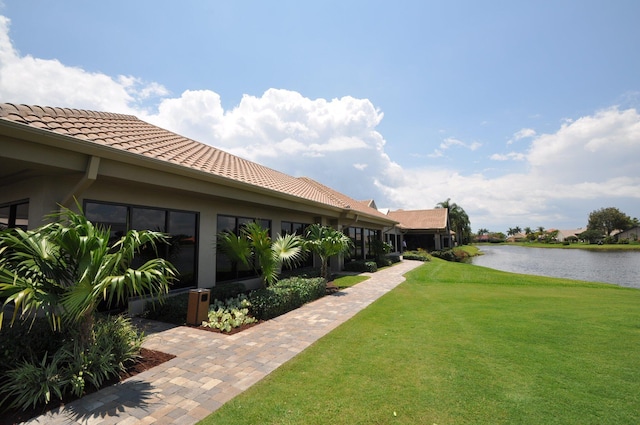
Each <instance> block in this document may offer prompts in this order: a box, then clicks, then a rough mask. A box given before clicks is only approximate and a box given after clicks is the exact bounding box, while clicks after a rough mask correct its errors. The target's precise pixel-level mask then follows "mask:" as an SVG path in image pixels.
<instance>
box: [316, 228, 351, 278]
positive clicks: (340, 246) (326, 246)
mask: <svg viewBox="0 0 640 425" xmlns="http://www.w3.org/2000/svg"><path fill="white" fill-rule="evenodd" d="M305 246H306V247H307V249H309V250H310V251H311V252H314V253H316V254H318V256H319V257H320V261H321V262H322V265H321V268H320V275H321V276H322V277H324V278H325V279H326V280H327V281H330V280H331V276H330V274H329V267H328V264H329V258H330V257H333V256H334V255H340V254H344V253H346V252H348V251H349V250H350V249H351V247H352V246H353V241H352V240H351V238H350V237H348V236H347V235H345V234H344V233H342V232H340V231H339V230H336V229H334V228H332V227H328V226H322V225H320V224H312V225H311V226H309V227H308V228H307V231H306V233H305Z"/></svg>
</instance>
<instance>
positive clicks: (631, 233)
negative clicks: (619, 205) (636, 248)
mask: <svg viewBox="0 0 640 425" xmlns="http://www.w3.org/2000/svg"><path fill="white" fill-rule="evenodd" d="M614 237H615V238H616V240H617V241H622V240H625V239H627V240H629V241H637V240H639V239H638V237H640V227H638V226H636V227H632V228H631V229H629V230H625V231H623V232H620V233H617V234H616V235H615V236H614Z"/></svg>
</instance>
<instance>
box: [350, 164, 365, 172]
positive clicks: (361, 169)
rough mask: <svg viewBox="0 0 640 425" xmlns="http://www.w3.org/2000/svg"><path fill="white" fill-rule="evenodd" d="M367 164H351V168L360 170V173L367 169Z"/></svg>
mask: <svg viewBox="0 0 640 425" xmlns="http://www.w3.org/2000/svg"><path fill="white" fill-rule="evenodd" d="M367 166H368V164H359V163H355V164H353V168H355V169H356V170H360V171H364V170H365V168H367Z"/></svg>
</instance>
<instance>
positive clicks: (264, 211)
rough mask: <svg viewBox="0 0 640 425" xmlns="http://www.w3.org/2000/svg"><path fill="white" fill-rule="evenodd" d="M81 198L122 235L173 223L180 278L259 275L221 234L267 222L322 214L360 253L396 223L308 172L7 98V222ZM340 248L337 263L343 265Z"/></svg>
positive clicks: (298, 228) (1, 151) (110, 118)
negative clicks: (237, 258) (240, 261)
mask: <svg viewBox="0 0 640 425" xmlns="http://www.w3.org/2000/svg"><path fill="white" fill-rule="evenodd" d="M76 200H77V202H78V203H79V204H80V206H81V207H82V208H83V210H84V213H85V214H86V215H87V217H88V218H89V219H90V220H92V221H93V222H96V223H99V224H103V225H107V226H109V227H110V228H111V232H112V234H113V236H114V237H117V236H118V235H119V234H121V233H122V232H125V231H126V230H128V229H152V230H159V231H163V232H166V233H168V234H170V236H171V238H172V241H173V244H172V246H171V247H170V248H167V249H166V250H165V252H164V253H163V255H164V256H166V257H167V258H169V259H170V260H171V261H172V262H173V263H174V264H175V265H176V266H177V268H178V270H179V272H180V282H179V283H178V284H177V285H176V286H177V287H193V286H196V287H203V288H208V287H212V286H214V285H216V284H219V283H224V282H229V281H231V280H235V279H238V278H242V279H250V278H253V277H255V275H254V274H253V272H252V271H251V270H250V269H242V268H241V267H240V266H238V265H237V264H234V263H232V262H230V261H229V260H228V259H227V258H226V257H225V256H224V255H222V254H219V253H216V249H215V240H216V234H218V233H219V232H220V231H223V230H230V231H236V232H237V231H238V229H239V227H240V226H241V225H242V224H243V223H246V222H249V221H254V220H255V221H258V222H260V223H261V224H262V225H263V226H265V227H268V228H270V229H271V232H272V235H273V236H275V234H277V233H293V232H295V233H300V232H302V231H303V229H304V228H305V226H307V225H309V224H313V223H320V224H323V225H329V226H332V227H334V228H336V229H338V230H343V231H345V232H346V233H347V234H350V235H352V237H353V239H354V242H355V243H356V245H355V248H354V252H353V253H352V257H356V258H365V256H366V255H367V250H368V247H367V243H368V242H369V241H370V240H371V238H382V233H383V232H386V231H389V230H390V229H393V228H394V226H395V225H396V224H397V221H396V219H395V218H394V217H393V216H387V215H385V214H383V213H381V212H379V211H377V210H376V208H375V203H372V201H370V202H371V203H372V204H373V205H374V206H373V207H372V206H369V204H367V203H363V202H359V201H356V200H353V199H351V198H349V197H348V196H346V195H344V194H342V193H339V192H337V191H335V190H333V189H330V188H328V187H326V186H324V185H322V184H320V183H318V182H316V181H314V180H311V179H308V178H296V177H292V176H289V175H286V174H283V173H281V172H278V171H275V170H273V169H270V168H267V167H264V166H262V165H259V164H256V163H254V162H251V161H248V160H245V159H242V158H239V157H237V156H234V155H231V154H229V153H226V152H224V151H221V150H219V149H216V148H214V147H212V146H209V145H206V144H203V143H199V142H197V141H194V140H191V139H188V138H186V137H183V136H180V135H178V134H175V133H172V132H170V131H167V130H164V129H162V128H159V127H156V126H154V125H152V124H149V123H146V122H144V121H141V120H139V119H138V118H136V117H134V116H130V115H122V114H113V113H105V112H94V111H86V110H77V109H67V108H51V107H39V106H25V105H13V104H7V103H5V104H0V227H1V226H5V227H7V226H8V227H14V226H21V227H23V228H34V227H38V226H39V225H41V224H43V223H44V220H45V217H46V216H47V215H48V214H50V213H51V212H53V211H56V210H58V209H59V205H62V206H66V207H69V208H75V203H76ZM341 266H342V259H339V261H335V260H333V261H332V262H331V267H332V269H333V270H339V269H340V268H341Z"/></svg>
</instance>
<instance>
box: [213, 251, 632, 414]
mask: <svg viewBox="0 0 640 425" xmlns="http://www.w3.org/2000/svg"><path fill="white" fill-rule="evenodd" d="M639 306H640V291H638V290H635V289H628V288H621V287H617V286H613V285H603V284H595V283H586V282H578V281H572V280H566V279H556V278H546V277H537V276H528V275H518V274H512V273H506V272H501V271H497V270H491V269H486V268H483V267H479V266H473V265H469V264H462V263H447V262H444V261H441V260H438V259H434V260H433V261H431V262H429V263H425V264H424V265H422V266H421V267H419V268H418V269H416V270H414V271H412V272H411V273H409V274H408V275H407V281H406V282H405V283H403V284H401V285H400V286H398V287H397V288H396V289H395V290H393V291H392V292H390V293H388V294H387V295H385V296H383V297H382V298H380V299H379V300H378V301H376V302H375V303H373V304H372V305H371V306H369V307H368V308H367V309H365V310H363V311H362V312H360V313H359V314H358V315H356V316H355V317H354V318H353V319H351V320H349V321H348V322H346V323H345V324H343V325H342V326H340V327H338V328H337V329H336V330H334V331H333V332H331V333H330V334H329V335H327V336H325V337H324V338H322V339H320V340H319V341H318V342H317V343H315V344H314V345H312V346H311V347H310V348H308V349H307V350H305V351H304V352H303V353H301V354H300V355H298V356H297V357H295V358H294V359H292V360H291V361H289V362H288V363H286V364H284V365H283V366H282V367H280V368H279V369H278V370H276V371H275V372H274V373H272V374H271V375H269V376H268V377H267V378H265V379H264V380H263V381H261V382H259V383H258V384H256V385H255V386H253V387H251V388H250V389H249V390H247V391H246V392H244V393H243V394H241V395H239V396H238V397H236V398H234V399H233V400H231V401H230V402H228V403H227V404H225V405H224V406H223V407H222V408H221V409H219V410H218V411H217V412H215V413H214V414H212V415H210V416H209V417H208V418H206V419H204V420H203V421H202V422H201V424H214V423H215V424H396V423H397V424H429V425H430V424H438V425H445V424H581V425H582V424H616V425H618V424H635V423H640V350H638V347H639V346H640V314H639Z"/></svg>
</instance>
